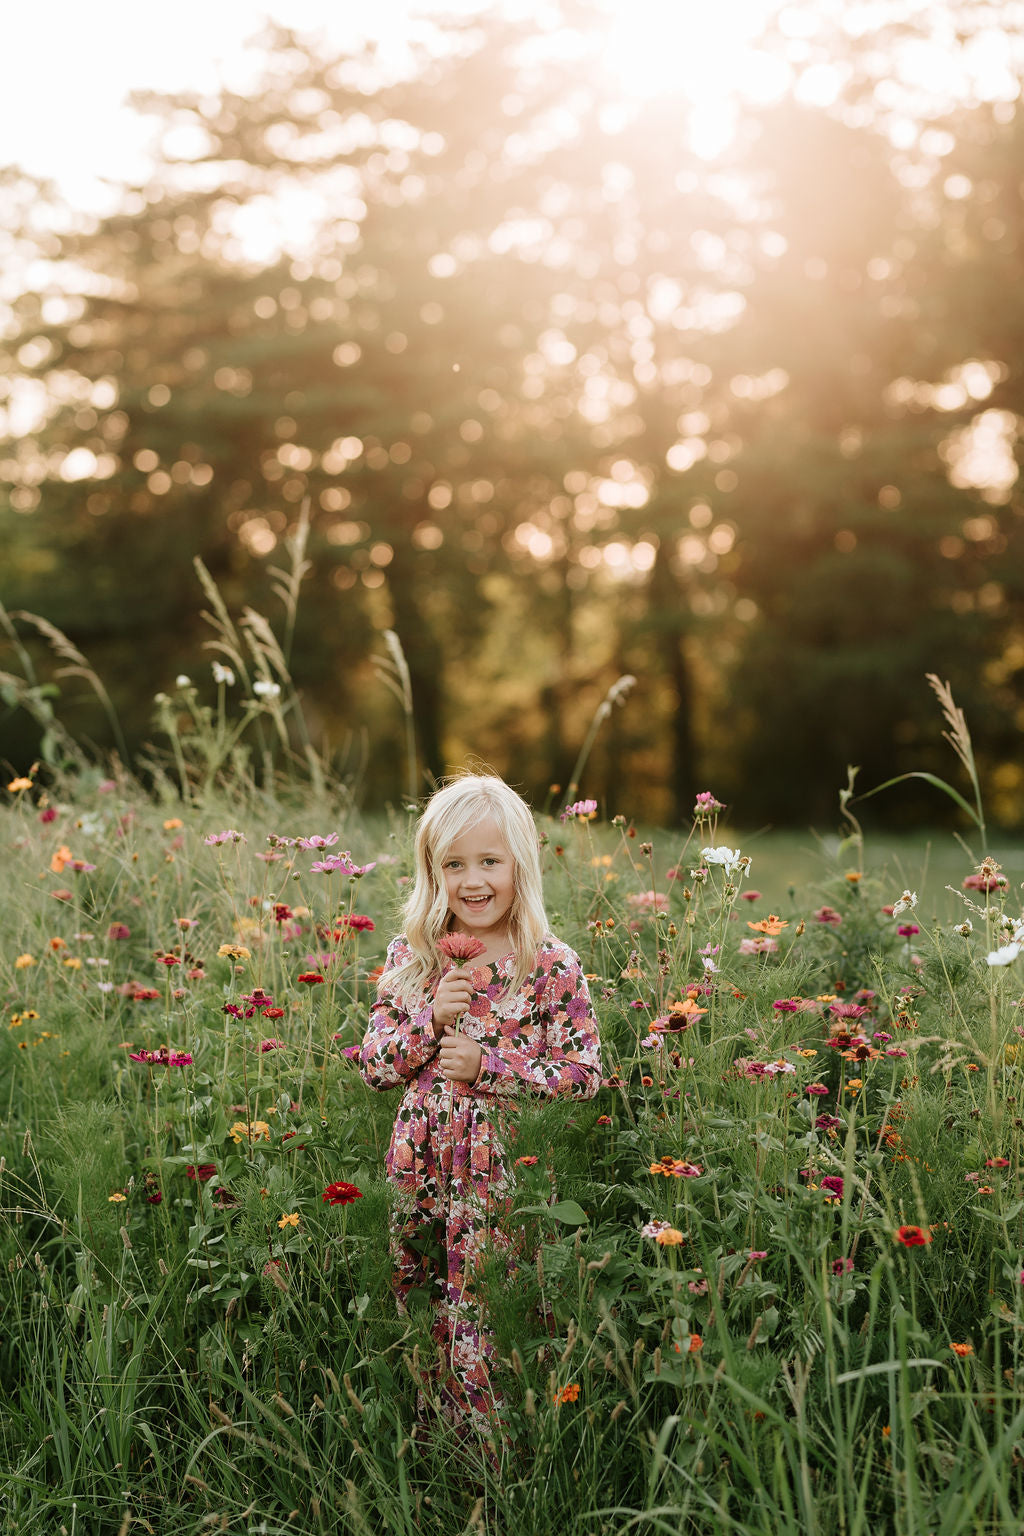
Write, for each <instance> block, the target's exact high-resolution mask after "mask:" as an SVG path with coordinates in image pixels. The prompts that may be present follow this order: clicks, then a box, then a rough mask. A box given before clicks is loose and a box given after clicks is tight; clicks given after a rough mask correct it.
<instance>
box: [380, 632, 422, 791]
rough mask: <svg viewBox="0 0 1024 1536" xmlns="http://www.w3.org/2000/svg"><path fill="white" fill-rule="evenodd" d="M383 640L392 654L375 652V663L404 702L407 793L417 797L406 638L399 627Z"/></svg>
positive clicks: (382, 680)
mask: <svg viewBox="0 0 1024 1536" xmlns="http://www.w3.org/2000/svg"><path fill="white" fill-rule="evenodd" d="M383 640H384V644H385V645H386V646H387V648H388V652H389V654H388V655H387V656H375V657H374V661H373V665H374V670H375V672H376V674H377V679H378V681H379V682H382V683H383V684H384V686H385V688H386V689H387V690H388V692H389V693H392V694H394V696H395V698H396V699H397V700H398V702H399V704H400V705H401V706H402V714H403V716H404V718H405V774H406V780H405V783H406V793H407V794H408V796H409V799H410V800H415V799H416V796H417V791H418V789H419V782H418V778H417V773H416V726H415V721H414V720H413V712H412V678H411V677H410V675H409V664H408V662H407V661H406V659H405V652H404V651H403V649H402V642H401V640H399V638H398V635H397V634H396V633H395V631H394V630H393V629H385V630H384V631H383Z"/></svg>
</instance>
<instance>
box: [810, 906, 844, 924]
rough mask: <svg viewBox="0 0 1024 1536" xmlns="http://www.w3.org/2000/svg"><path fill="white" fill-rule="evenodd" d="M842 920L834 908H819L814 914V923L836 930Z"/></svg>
mask: <svg viewBox="0 0 1024 1536" xmlns="http://www.w3.org/2000/svg"><path fill="white" fill-rule="evenodd" d="M842 920H843V919H842V917H841V915H840V914H839V913H838V912H837V911H836V910H835V908H834V907H819V908H818V910H817V912H815V914H814V921H815V922H816V923H826V924H827V925H828V926H829V927H830V928H838V927H839V925H840V923H841V922H842Z"/></svg>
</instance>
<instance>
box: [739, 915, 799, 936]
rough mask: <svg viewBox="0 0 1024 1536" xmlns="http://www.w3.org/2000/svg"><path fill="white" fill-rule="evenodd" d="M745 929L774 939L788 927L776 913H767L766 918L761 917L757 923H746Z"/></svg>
mask: <svg viewBox="0 0 1024 1536" xmlns="http://www.w3.org/2000/svg"><path fill="white" fill-rule="evenodd" d="M747 927H748V928H751V929H753V931H754V932H755V933H763V934H765V935H766V936H767V937H768V938H772V939H775V938H778V936H779V934H780V933H781V932H782V930H783V928H788V927H789V923H788V922H786V921H785V919H783V918H781V917H779V916H778V915H777V913H775V912H769V914H768V916H767V917H762V919H761V921H760V922H759V923H748V924H747Z"/></svg>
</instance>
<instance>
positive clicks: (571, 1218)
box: [519, 1200, 590, 1227]
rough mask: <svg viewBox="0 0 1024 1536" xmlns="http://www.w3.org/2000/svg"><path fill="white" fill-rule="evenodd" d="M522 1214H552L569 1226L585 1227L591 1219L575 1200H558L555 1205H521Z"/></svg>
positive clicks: (552, 1216)
mask: <svg viewBox="0 0 1024 1536" xmlns="http://www.w3.org/2000/svg"><path fill="white" fill-rule="evenodd" d="M519 1214H520V1215H521V1216H550V1217H551V1218H552V1219H553V1220H554V1221H563V1222H564V1223H565V1225H566V1226H567V1227H584V1226H586V1224H587V1222H588V1221H589V1220H590V1217H589V1216H588V1215H587V1213H586V1211H585V1210H584V1209H583V1207H582V1206H581V1205H577V1203H576V1201H575V1200H556V1201H555V1203H554V1205H522V1206H520V1207H519Z"/></svg>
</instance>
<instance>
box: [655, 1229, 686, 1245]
mask: <svg viewBox="0 0 1024 1536" xmlns="http://www.w3.org/2000/svg"><path fill="white" fill-rule="evenodd" d="M654 1241H655V1242H656V1243H660V1244H661V1246H662V1247H663V1248H678V1247H679V1244H680V1243H681V1242H682V1241H683V1234H682V1233H681V1232H680V1230H679V1228H678V1227H662V1229H661V1231H660V1232H656V1233H655V1234H654Z"/></svg>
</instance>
